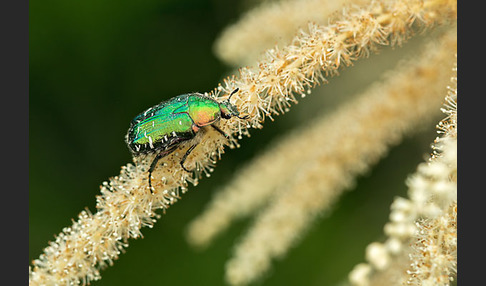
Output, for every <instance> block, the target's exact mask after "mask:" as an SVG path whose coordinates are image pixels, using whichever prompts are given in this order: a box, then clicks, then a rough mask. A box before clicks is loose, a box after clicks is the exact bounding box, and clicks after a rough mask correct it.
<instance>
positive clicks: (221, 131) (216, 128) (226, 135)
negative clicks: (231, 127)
mask: <svg viewBox="0 0 486 286" xmlns="http://www.w3.org/2000/svg"><path fill="white" fill-rule="evenodd" d="M211 127H213V128H214V129H215V130H216V131H218V132H219V133H221V135H223V136H224V137H226V139H230V136H229V135H228V134H226V133H224V131H223V130H221V129H219V127H216V126H214V125H211Z"/></svg>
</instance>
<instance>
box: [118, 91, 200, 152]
mask: <svg viewBox="0 0 486 286" xmlns="http://www.w3.org/2000/svg"><path fill="white" fill-rule="evenodd" d="M188 96H189V95H188V94H183V95H180V96H177V97H175V98H173V99H170V100H168V101H164V102H161V103H160V104H158V105H156V106H154V107H152V108H149V109H147V110H146V111H145V112H143V113H141V114H139V115H138V116H136V117H135V118H134V119H133V120H132V122H131V124H130V129H129V130H128V134H127V137H126V140H127V145H128V147H129V148H130V150H131V151H132V153H135V154H139V153H148V152H153V151H156V150H161V149H168V148H169V147H171V146H173V145H175V144H177V143H179V142H182V141H185V140H189V139H191V138H193V137H194V136H195V134H194V132H193V130H192V125H193V121H192V120H191V118H190V116H189V115H188V113H187V112H184V110H185V111H187V101H188V100H187V99H188ZM179 112H181V113H179Z"/></svg>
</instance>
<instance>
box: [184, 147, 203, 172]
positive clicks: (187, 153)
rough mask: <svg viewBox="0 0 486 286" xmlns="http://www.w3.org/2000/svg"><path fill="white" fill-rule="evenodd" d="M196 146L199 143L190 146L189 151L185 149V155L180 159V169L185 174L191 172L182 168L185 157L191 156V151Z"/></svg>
mask: <svg viewBox="0 0 486 286" xmlns="http://www.w3.org/2000/svg"><path fill="white" fill-rule="evenodd" d="M197 144H199V143H196V144H194V145H192V146H191V147H190V148H189V149H187V151H186V154H184V156H183V157H182V160H181V162H180V164H181V167H182V169H184V171H186V172H191V171H190V170H188V169H186V167H184V163H185V162H186V159H187V156H189V154H191V152H192V150H194V148H196V146H197Z"/></svg>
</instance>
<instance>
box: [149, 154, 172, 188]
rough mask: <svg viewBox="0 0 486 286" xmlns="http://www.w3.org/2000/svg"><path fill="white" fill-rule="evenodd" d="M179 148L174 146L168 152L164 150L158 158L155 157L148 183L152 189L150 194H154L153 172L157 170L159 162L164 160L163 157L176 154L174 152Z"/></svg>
mask: <svg viewBox="0 0 486 286" xmlns="http://www.w3.org/2000/svg"><path fill="white" fill-rule="evenodd" d="M176 148H177V146H174V147H172V148H170V149H167V150H164V151H163V152H160V153H159V154H157V156H155V158H154V160H153V161H152V163H151V164H150V168H149V170H148V176H149V177H148V181H149V188H150V192H151V193H152V194H153V193H154V192H153V189H154V188H153V187H152V172H153V171H154V170H155V167H156V166H157V162H159V160H160V159H162V158H163V157H165V156H167V155H169V154H170V153H172V152H174V150H175V149H176Z"/></svg>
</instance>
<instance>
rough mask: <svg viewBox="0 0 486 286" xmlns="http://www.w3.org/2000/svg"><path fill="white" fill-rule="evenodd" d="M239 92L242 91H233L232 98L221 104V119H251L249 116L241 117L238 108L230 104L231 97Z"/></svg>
mask: <svg viewBox="0 0 486 286" xmlns="http://www.w3.org/2000/svg"><path fill="white" fill-rule="evenodd" d="M238 90H240V89H239V88H236V89H235V90H233V91H232V92H231V94H230V96H229V97H228V99H227V100H225V101H223V102H221V103H220V104H219V106H220V108H221V117H223V118H224V119H230V118H231V117H233V116H236V117H238V118H239V119H247V118H248V117H250V116H249V115H246V116H243V117H240V112H239V111H238V109H237V108H236V106H235V105H233V104H231V103H230V99H231V97H232V96H233V95H234V94H235V93H237V92H238Z"/></svg>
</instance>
